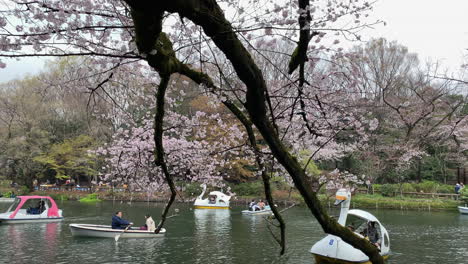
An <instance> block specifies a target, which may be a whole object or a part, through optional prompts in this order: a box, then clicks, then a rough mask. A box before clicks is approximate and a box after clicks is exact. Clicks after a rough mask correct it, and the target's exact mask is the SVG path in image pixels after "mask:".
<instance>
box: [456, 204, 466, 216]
mask: <svg viewBox="0 0 468 264" xmlns="http://www.w3.org/2000/svg"><path fill="white" fill-rule="evenodd" d="M458 211H459V212H460V213H461V214H468V207H467V206H466V205H465V206H464V207H463V206H458Z"/></svg>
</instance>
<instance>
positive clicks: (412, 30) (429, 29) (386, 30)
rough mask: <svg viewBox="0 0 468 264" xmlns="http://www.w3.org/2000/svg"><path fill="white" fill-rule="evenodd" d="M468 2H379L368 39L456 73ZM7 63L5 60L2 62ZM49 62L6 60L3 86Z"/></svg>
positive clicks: (0, 77) (463, 52) (0, 75)
mask: <svg viewBox="0 0 468 264" xmlns="http://www.w3.org/2000/svg"><path fill="white" fill-rule="evenodd" d="M467 12H468V0H443V1H441V0H379V1H378V2H377V3H376V4H375V5H374V12H373V15H374V16H375V18H379V19H382V20H384V21H385V22H386V23H387V25H386V26H383V25H381V26H377V27H376V28H375V29H374V30H371V31H368V32H367V33H368V34H367V36H369V35H370V36H372V37H385V38H387V39H388V40H397V41H398V42H399V43H400V44H402V45H404V46H407V47H408V48H409V50H410V52H415V53H418V54H419V58H420V59H421V60H423V61H424V60H426V59H428V58H430V59H431V60H432V61H434V62H435V61H440V62H441V63H442V64H443V65H444V66H445V67H448V68H450V69H451V70H452V71H456V70H458V69H459V66H460V65H461V64H462V63H464V62H466V61H464V60H463V59H464V58H465V59H468V57H467V54H468V52H467V48H468V14H467ZM2 60H3V59H2ZM43 61H45V59H35V58H27V59H22V60H21V61H19V62H17V61H16V60H6V63H7V64H8V66H7V68H6V69H0V82H4V81H8V80H11V79H15V78H21V77H23V76H24V75H26V74H34V73H37V72H38V71H40V69H42V67H43Z"/></svg>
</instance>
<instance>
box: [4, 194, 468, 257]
mask: <svg viewBox="0 0 468 264" xmlns="http://www.w3.org/2000/svg"><path fill="white" fill-rule="evenodd" d="M58 205H59V207H60V208H61V209H63V210H64V216H65V220H64V221H63V222H61V223H48V224H17V225H0V263H80V264H88V263H174V264H176V263H203V264H205V263H208V264H212V263H213V264H217V263H220V264H221V263H222V264H231V263H233V264H250V263H279V264H283V263H314V261H313V259H312V256H311V255H310V254H309V253H308V251H309V249H310V248H311V246H312V245H313V244H314V243H315V242H316V241H317V240H319V239H320V238H322V237H323V236H324V234H323V233H322V231H321V229H320V228H319V226H318V224H317V222H316V221H315V220H314V219H313V217H311V215H310V213H309V212H308V211H307V209H306V208H300V207H296V208H292V209H290V210H288V211H286V212H285V218H286V221H287V236H288V237H287V238H288V240H287V243H288V250H287V254H286V255H285V256H283V257H279V251H278V249H279V248H278V247H277V245H276V242H275V241H274V239H273V237H272V236H271V234H270V231H269V230H268V228H267V224H266V222H265V221H264V220H263V218H262V217H261V216H243V215H241V213H240V211H241V210H242V208H241V207H234V208H232V209H231V210H192V209H191V208H190V207H189V206H187V205H181V204H177V205H175V206H174V207H173V208H178V209H179V210H180V212H179V216H177V217H173V218H171V219H169V220H168V222H167V225H166V228H167V234H166V236H165V237H164V238H155V239H120V240H119V242H118V243H116V242H115V241H114V240H113V239H92V238H75V237H72V236H71V233H70V230H69V228H68V225H69V224H70V223H92V224H110V219H111V216H112V214H113V213H114V211H117V210H122V211H124V218H126V219H129V220H130V221H133V222H134V223H135V225H137V226H138V225H143V224H144V217H143V216H144V215H145V214H147V213H149V214H151V215H153V218H155V220H156V221H157V219H158V215H159V214H160V212H161V209H162V205H161V204H153V203H149V204H148V203H132V204H127V203H120V202H116V203H112V202H102V203H96V204H83V203H79V202H71V201H70V202H69V201H65V202H58ZM7 206H8V204H0V210H1V211H4V210H5V209H6V208H7ZM369 211H370V212H371V213H373V214H374V215H375V216H377V218H379V220H380V221H381V222H382V223H383V224H384V226H385V227H386V228H387V230H388V232H389V234H390V242H391V250H392V256H391V258H390V260H389V261H388V263H391V264H397V263H398V264H406V263H408V264H409V263H427V264H432V263H441V264H442V263H454V264H455V263H456V264H459V263H468V249H467V248H468V215H465V216H463V215H459V214H458V212H456V211H451V212H427V211H425V212H422V211H421V212H419V211H392V210H369ZM335 213H336V212H335Z"/></svg>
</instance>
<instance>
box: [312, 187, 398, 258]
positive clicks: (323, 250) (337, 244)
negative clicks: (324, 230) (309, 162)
mask: <svg viewBox="0 0 468 264" xmlns="http://www.w3.org/2000/svg"><path fill="white" fill-rule="evenodd" d="M350 202H351V192H350V191H349V190H346V189H340V190H338V192H337V193H336V202H335V205H338V204H341V211H340V217H339V219H338V223H339V224H340V225H342V226H346V220H347V218H348V215H349V216H351V217H350V219H351V220H352V222H351V223H349V224H348V228H350V229H351V230H353V231H354V232H355V233H356V234H357V235H358V236H361V237H367V236H368V237H371V235H370V232H368V230H370V229H371V228H373V229H374V231H375V232H376V233H375V232H374V234H377V237H375V236H374V238H371V241H372V240H373V239H376V238H378V240H377V241H372V242H375V243H378V244H379V247H380V254H381V255H382V257H383V258H384V259H387V258H388V256H389V254H390V240H389V238H388V232H387V230H386V229H385V227H383V225H382V224H381V223H380V222H379V220H378V219H377V218H376V217H375V216H373V215H372V214H370V213H368V212H366V211H363V210H358V209H353V210H349V205H350ZM310 252H311V253H312V254H313V255H314V257H315V260H316V263H340V264H345V263H346V264H348V263H366V264H367V263H370V262H369V257H368V256H367V255H366V254H364V253H363V252H362V251H361V250H359V249H356V248H354V247H353V246H351V245H350V244H348V243H346V242H344V241H343V240H342V239H341V238H340V237H337V236H334V235H327V236H326V237H325V238H323V239H321V240H320V241H318V242H317V243H315V244H314V246H313V247H312V248H311V249H310Z"/></svg>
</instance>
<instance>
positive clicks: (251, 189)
mask: <svg viewBox="0 0 468 264" xmlns="http://www.w3.org/2000/svg"><path fill="white" fill-rule="evenodd" d="M231 191H232V192H234V193H236V195H238V196H264V193H265V191H264V189H263V183H262V182H260V181H256V182H245V183H240V184H236V185H233V186H231Z"/></svg>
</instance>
